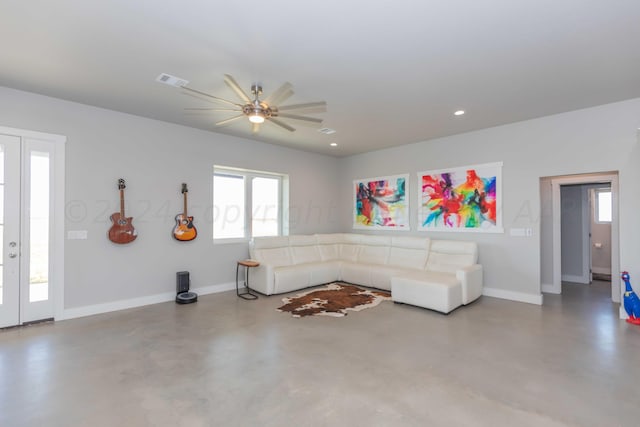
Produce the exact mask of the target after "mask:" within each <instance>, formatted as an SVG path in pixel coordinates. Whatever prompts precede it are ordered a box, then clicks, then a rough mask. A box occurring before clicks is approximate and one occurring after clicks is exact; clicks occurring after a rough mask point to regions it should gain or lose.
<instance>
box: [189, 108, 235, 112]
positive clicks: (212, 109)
mask: <svg viewBox="0 0 640 427" xmlns="http://www.w3.org/2000/svg"><path fill="white" fill-rule="evenodd" d="M185 110H187V111H236V112H238V113H239V112H241V111H242V110H238V109H237V108H185Z"/></svg>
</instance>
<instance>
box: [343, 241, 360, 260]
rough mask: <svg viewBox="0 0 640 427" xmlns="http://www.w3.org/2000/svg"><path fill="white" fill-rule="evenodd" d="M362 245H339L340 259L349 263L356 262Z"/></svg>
mask: <svg viewBox="0 0 640 427" xmlns="http://www.w3.org/2000/svg"><path fill="white" fill-rule="evenodd" d="M359 251H360V245H354V244H348V243H342V244H340V245H338V253H339V257H338V258H339V259H341V260H343V261H348V262H356V261H357V260H358V252H359Z"/></svg>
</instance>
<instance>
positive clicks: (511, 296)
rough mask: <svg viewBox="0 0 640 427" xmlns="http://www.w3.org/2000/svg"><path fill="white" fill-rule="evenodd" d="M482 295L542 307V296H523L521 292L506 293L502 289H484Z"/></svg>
mask: <svg viewBox="0 0 640 427" xmlns="http://www.w3.org/2000/svg"><path fill="white" fill-rule="evenodd" d="M482 295H485V296H488V297H493V298H500V299H508V300H511V301H518V302H526V303H528V304H535V305H542V294H539V295H532V294H525V293H523V292H514V291H506V290H504V289H497V288H484V289H483V290H482Z"/></svg>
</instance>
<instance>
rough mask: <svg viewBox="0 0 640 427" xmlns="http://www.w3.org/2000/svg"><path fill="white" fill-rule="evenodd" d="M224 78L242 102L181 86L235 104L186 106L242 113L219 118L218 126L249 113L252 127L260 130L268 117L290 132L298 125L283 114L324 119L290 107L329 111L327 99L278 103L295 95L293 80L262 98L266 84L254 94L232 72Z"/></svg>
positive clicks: (313, 120)
mask: <svg viewBox="0 0 640 427" xmlns="http://www.w3.org/2000/svg"><path fill="white" fill-rule="evenodd" d="M224 82H225V83H226V84H227V86H229V87H230V88H231V90H233V91H234V92H235V94H236V95H237V96H238V98H239V99H240V100H241V101H242V103H237V102H233V101H229V100H227V99H224V98H220V97H217V96H214V95H211V94H208V93H205V92H202V91H199V90H196V89H192V88H190V87H187V86H186V85H184V86H181V88H182V89H183V90H185V91H187V92H188V94H191V95H195V96H198V97H204V99H206V100H207V101H217V102H221V103H225V104H228V105H230V106H231V108H186V110H191V111H203V110H206V111H225V112H237V113H239V114H237V115H235V116H233V117H229V118H227V119H224V120H220V121H219V122H216V126H222V125H226V124H228V123H231V122H234V121H236V120H239V119H241V118H243V117H247V118H248V119H249V122H251V124H252V131H253V132H254V133H255V132H258V131H259V129H260V125H261V124H262V123H264V122H266V121H268V122H271V123H273V124H275V125H277V126H280V127H281V128H283V129H286V130H288V131H289V132H294V131H295V130H296V129H295V128H294V127H293V126H291V125H289V124H287V123H285V122H283V121H282V120H280V119H281V118H285V119H292V120H299V121H302V122H307V123H313V124H320V123H322V119H318V118H315V117H307V116H301V115H297V114H291V113H289V111H296V110H298V111H305V112H306V113H307V114H309V113H316V112H324V111H326V106H327V103H326V102H324V101H319V102H308V103H305V104H292V105H283V106H279V107H278V105H279V104H280V103H282V102H284V101H285V100H286V99H288V98H289V97H290V96H291V95H293V86H292V85H291V83H284V84H283V85H282V86H280V88H278V89H277V90H276V91H275V92H273V93H272V94H271V95H269V96H268V97H267V98H265V99H264V100H262V99H260V96H261V95H262V86H261V85H260V84H258V83H254V84H252V85H251V95H252V98H251V97H249V95H248V94H247V93H246V92H245V91H244V90H243V89H242V88H241V87H240V85H239V84H238V83H237V82H236V81H235V80H234V78H233V77H231V76H230V75H229V74H225V75H224Z"/></svg>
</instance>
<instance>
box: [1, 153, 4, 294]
mask: <svg viewBox="0 0 640 427" xmlns="http://www.w3.org/2000/svg"><path fill="white" fill-rule="evenodd" d="M3 249H4V146H3V145H2V144H0V305H2V300H3V299H4V288H3V286H2V283H3V282H4V276H3V272H4V271H3V269H2V263H3V261H4V256H3V253H2V250H3Z"/></svg>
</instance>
